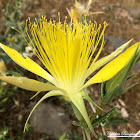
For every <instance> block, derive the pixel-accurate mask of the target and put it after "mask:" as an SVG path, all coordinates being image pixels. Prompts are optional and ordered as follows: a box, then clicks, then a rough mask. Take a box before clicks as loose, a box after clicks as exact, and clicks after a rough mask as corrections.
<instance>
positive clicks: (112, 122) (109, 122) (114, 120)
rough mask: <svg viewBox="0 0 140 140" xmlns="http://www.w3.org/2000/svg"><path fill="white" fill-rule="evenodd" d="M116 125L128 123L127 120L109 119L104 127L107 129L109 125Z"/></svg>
mask: <svg viewBox="0 0 140 140" xmlns="http://www.w3.org/2000/svg"><path fill="white" fill-rule="evenodd" d="M116 123H129V122H128V120H125V119H122V118H118V117H117V118H111V119H109V120H108V121H107V122H106V123H105V124H104V127H108V126H109V125H112V124H116Z"/></svg>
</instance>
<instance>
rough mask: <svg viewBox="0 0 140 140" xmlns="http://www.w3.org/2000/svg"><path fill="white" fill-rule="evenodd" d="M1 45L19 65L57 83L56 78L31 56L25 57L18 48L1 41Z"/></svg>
mask: <svg viewBox="0 0 140 140" xmlns="http://www.w3.org/2000/svg"><path fill="white" fill-rule="evenodd" d="M0 46H1V48H2V49H3V50H4V51H5V52H6V53H7V54H8V55H9V56H10V57H11V59H12V60H13V61H15V62H16V63H17V64H18V65H20V66H21V67H23V68H25V69H27V70H29V71H30V72H33V73H34V74H37V75H39V76H41V77H43V78H44V79H46V80H48V81H50V82H51V83H54V84H55V82H54V81H55V80H54V78H53V77H52V76H51V75H50V74H49V73H47V72H46V71H45V70H44V69H43V68H41V67H40V66H39V65H38V64H37V63H35V62H34V61H32V60H31V59H30V58H29V57H27V56H26V58H24V57H23V56H22V55H21V54H19V53H18V52H17V51H16V50H14V49H12V48H9V47H7V46H5V45H3V44H1V43H0Z"/></svg>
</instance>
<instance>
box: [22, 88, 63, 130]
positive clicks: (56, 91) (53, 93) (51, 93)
mask: <svg viewBox="0 0 140 140" xmlns="http://www.w3.org/2000/svg"><path fill="white" fill-rule="evenodd" d="M58 95H64V94H63V93H62V92H61V91H59V90H52V91H50V92H48V93H47V94H45V95H44V96H43V97H42V98H41V99H40V100H39V101H38V102H37V103H36V105H35V106H34V108H33V109H32V111H31V112H30V114H29V116H28V118H27V120H26V123H25V126H24V132H25V130H26V126H27V123H28V121H29V119H30V117H31V115H32V113H33V112H34V110H35V109H36V107H37V106H38V105H39V104H40V103H41V102H42V101H43V100H45V99H46V98H49V97H52V96H58Z"/></svg>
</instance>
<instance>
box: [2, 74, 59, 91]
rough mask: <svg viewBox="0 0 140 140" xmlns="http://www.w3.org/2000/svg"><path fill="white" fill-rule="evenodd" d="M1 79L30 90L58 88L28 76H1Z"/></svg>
mask: <svg viewBox="0 0 140 140" xmlns="http://www.w3.org/2000/svg"><path fill="white" fill-rule="evenodd" d="M0 80H2V81H5V82H7V83H9V84H12V85H15V86H17V87H20V88H23V89H26V90H30V91H49V90H54V89H58V88H57V87H56V86H54V85H52V84H49V83H41V82H38V81H36V80H33V79H29V78H27V77H15V76H0Z"/></svg>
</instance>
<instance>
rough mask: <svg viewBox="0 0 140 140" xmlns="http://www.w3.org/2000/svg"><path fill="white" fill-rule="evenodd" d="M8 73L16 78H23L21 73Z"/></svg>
mask: <svg viewBox="0 0 140 140" xmlns="http://www.w3.org/2000/svg"><path fill="white" fill-rule="evenodd" d="M6 72H8V73H9V74H10V75H12V76H16V77H19V76H23V75H22V74H21V73H18V72H15V71H10V70H6Z"/></svg>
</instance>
